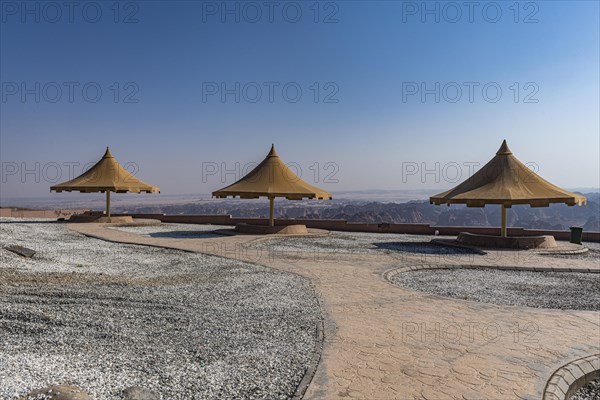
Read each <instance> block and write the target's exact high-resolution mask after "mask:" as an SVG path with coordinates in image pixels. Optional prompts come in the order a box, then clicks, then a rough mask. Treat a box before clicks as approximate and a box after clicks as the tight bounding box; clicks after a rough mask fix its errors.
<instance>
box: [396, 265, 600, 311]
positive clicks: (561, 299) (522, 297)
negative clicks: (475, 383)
mask: <svg viewBox="0 0 600 400" xmlns="http://www.w3.org/2000/svg"><path fill="white" fill-rule="evenodd" d="M390 280H391V281H392V283H394V284H396V285H398V286H402V287H404V288H407V289H411V290H416V291H421V292H426V293H431V294H435V295H438V296H444V297H451V298H455V299H462V300H471V301H477V302H481V303H492V304H502V305H513V306H527V307H535V308H555V309H561V310H562V309H568V310H593V311H598V310H600V276H599V275H598V274H586V273H576V272H529V271H505V270H497V269H487V268H482V269H464V268H459V269H429V270H417V271H407V272H401V273H397V274H395V275H393V276H392V277H391V278H390Z"/></svg>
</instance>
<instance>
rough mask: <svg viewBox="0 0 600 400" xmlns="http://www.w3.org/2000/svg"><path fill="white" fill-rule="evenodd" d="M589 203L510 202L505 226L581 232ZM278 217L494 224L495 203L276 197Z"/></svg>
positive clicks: (152, 209) (598, 197) (253, 211)
mask: <svg viewBox="0 0 600 400" xmlns="http://www.w3.org/2000/svg"><path fill="white" fill-rule="evenodd" d="M586 196H587V197H588V204H587V205H586V206H582V207H577V206H574V207H569V206H567V205H564V204H553V205H551V206H550V207H544V208H531V207H529V206H514V207H512V208H510V209H508V210H507V219H508V224H509V226H518V227H523V228H528V229H551V230H554V229H556V230H565V229H568V228H569V227H570V226H582V227H583V228H584V229H585V230H586V231H600V194H599V193H587V194H586ZM119 211H125V212H132V213H133V212H135V213H165V214H231V215H232V216H235V217H248V218H253V217H255V218H256V217H266V216H267V215H268V213H269V209H268V203H267V201H266V200H265V201H247V200H227V201H222V202H220V201H219V202H217V201H208V202H207V201H202V202H198V203H188V204H177V205H153V206H140V207H131V206H130V207H127V208H123V209H121V210H119ZM275 212H276V217H277V218H312V219H345V220H347V221H349V222H369V223H383V222H388V223H427V224H431V225H440V226H499V225H500V206H493V205H491V206H487V207H485V208H467V207H465V206H463V205H453V206H451V207H448V206H434V205H431V204H429V202H427V201H410V202H407V203H382V202H364V201H344V200H337V201H331V202H327V201H301V202H299V201H280V202H276V207H275Z"/></svg>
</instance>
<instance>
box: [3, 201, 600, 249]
mask: <svg viewBox="0 0 600 400" xmlns="http://www.w3.org/2000/svg"><path fill="white" fill-rule="evenodd" d="M85 211H87V210H17V209H11V208H0V217H13V218H19V217H20V218H68V217H70V216H71V215H73V214H80V213H83V212H85ZM98 214H102V213H101V212H98ZM113 215H114V216H122V215H125V214H113ZM128 215H131V216H132V217H134V218H146V219H158V220H161V221H162V222H172V223H178V224H212V225H236V224H239V223H245V224H252V225H267V224H268V223H269V221H268V219H266V218H234V217H232V216H231V215H227V214H219V215H165V214H128ZM275 224H276V225H293V224H301V225H306V227H307V228H316V229H327V230H330V231H345V232H372V233H405V234H413V235H434V234H435V232H436V231H437V232H438V233H439V234H440V235H454V236H457V235H458V234H459V233H460V232H469V233H475V234H479V235H500V228H497V227H490V226H468V227H467V226H431V225H429V224H387V223H383V224H368V223H356V222H347V221H346V220H343V219H278V220H275ZM508 235H509V236H540V235H552V236H554V237H555V238H556V239H557V240H569V238H570V236H571V233H570V232H569V231H550V230H538V229H525V228H508ZM583 240H584V241H587V242H600V232H586V231H584V232H583Z"/></svg>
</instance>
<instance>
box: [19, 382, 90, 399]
mask: <svg viewBox="0 0 600 400" xmlns="http://www.w3.org/2000/svg"><path fill="white" fill-rule="evenodd" d="M20 400H92V398H91V397H90V395H89V394H87V393H86V392H85V391H84V390H81V389H79V388H78V387H76V386H71V385H52V386H47V387H45V388H42V389H35V390H32V391H31V392H29V393H27V395H25V396H23V397H21V398H20Z"/></svg>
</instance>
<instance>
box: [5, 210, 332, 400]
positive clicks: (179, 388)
mask: <svg viewBox="0 0 600 400" xmlns="http://www.w3.org/2000/svg"><path fill="white" fill-rule="evenodd" d="M10 244H19V245H22V246H26V247H30V248H33V249H35V250H37V251H38V254H37V255H36V256H34V258H33V259H26V258H22V257H20V256H18V255H16V254H14V253H12V252H9V251H7V250H6V249H4V247H5V246H7V245H10ZM0 247H2V248H1V249H0V304H1V306H0V338H1V340H2V346H0V398H1V399H14V398H15V397H16V396H18V395H23V394H25V393H27V392H28V391H29V390H31V389H34V388H39V387H43V386H46V385H49V384H59V383H70V384H74V385H76V386H78V387H80V388H82V389H84V390H87V391H88V392H89V393H90V394H91V395H92V397H93V398H94V399H96V400H104V399H111V400H112V399H121V398H122V391H123V389H124V388H126V387H129V386H135V385H138V386H142V387H146V388H148V389H151V390H154V391H156V392H157V393H160V394H161V395H162V398H163V399H165V400H167V399H168V400H172V399H173V400H176V399H186V400H187V399H208V398H210V399H213V398H223V399H232V398H247V399H285V398H289V397H290V396H291V394H293V392H294V390H295V387H296V385H297V384H298V383H299V381H300V380H301V379H302V377H303V375H304V372H305V369H306V367H307V366H308V364H309V359H310V357H311V356H312V351H313V349H314V346H315V340H316V338H315V328H316V326H317V324H318V323H319V322H320V320H321V311H320V308H319V305H318V301H317V298H316V295H315V293H314V291H313V288H312V286H311V285H310V283H309V282H308V281H307V280H306V279H304V278H302V277H299V276H297V275H293V274H288V273H282V272H278V271H274V270H271V269H268V268H265V267H261V266H257V265H253V264H248V263H242V262H238V261H235V260H228V259H223V258H219V257H212V256H205V255H201V254H192V253H185V252H179V251H174V250H166V249H159V248H152V247H144V246H134V245H123V244H116V243H109V242H104V241H100V240H96V239H92V238H87V237H84V236H81V235H79V234H77V233H74V232H72V231H69V230H68V229H67V228H66V227H65V226H64V224H61V223H51V222H49V221H42V220H38V221H32V220H16V219H2V220H0Z"/></svg>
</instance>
